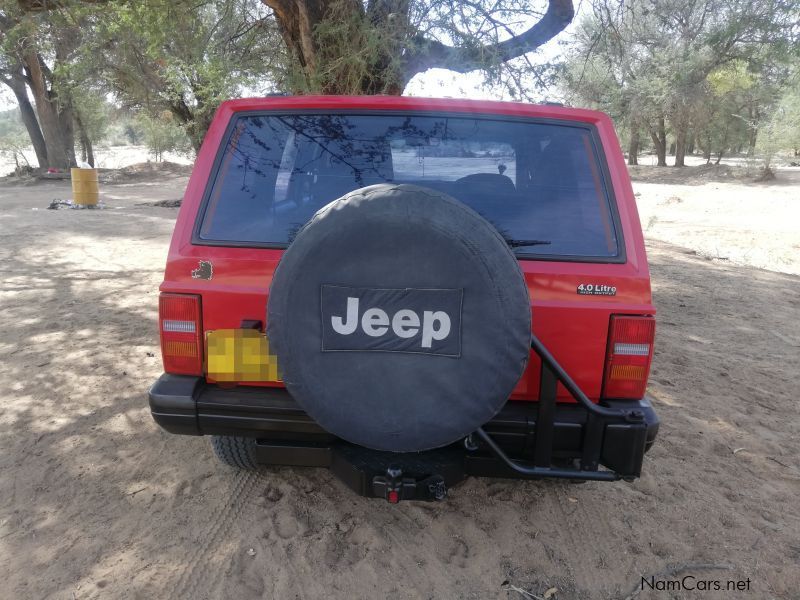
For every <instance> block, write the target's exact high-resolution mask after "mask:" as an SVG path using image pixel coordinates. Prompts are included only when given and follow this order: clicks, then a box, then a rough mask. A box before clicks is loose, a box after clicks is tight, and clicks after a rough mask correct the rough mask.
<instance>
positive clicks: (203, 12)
mask: <svg viewBox="0 0 800 600" xmlns="http://www.w3.org/2000/svg"><path fill="white" fill-rule="evenodd" d="M270 23H271V22H270V21H268V20H267V19H266V9H265V8H264V7H263V6H262V5H260V4H259V3H256V2H252V1H248V0H218V1H216V2H211V1H208V2H201V3H197V2H189V1H186V0H183V1H181V0H178V1H173V0H150V1H148V2H112V3H109V4H108V5H105V6H103V8H102V10H99V9H98V10H97V12H96V14H95V15H94V17H93V27H92V28H91V32H90V39H89V40H88V43H87V44H86V46H85V47H84V61H86V62H90V63H93V64H95V65H96V68H98V69H99V70H100V72H101V74H102V77H103V80H104V83H105V86H106V89H107V90H108V91H109V92H111V93H113V94H114V95H115V97H116V98H118V99H119V100H120V101H121V102H122V103H123V104H124V105H125V106H126V107H129V108H132V109H137V110H143V111H145V112H146V113H147V114H149V115H150V116H151V117H153V118H159V117H160V115H161V113H162V112H163V111H169V112H170V113H172V115H173V116H174V118H175V122H176V123H177V124H179V125H180V126H181V127H183V128H184V129H185V131H186V134H187V135H188V136H189V138H190V139H191V140H192V144H193V145H194V147H195V148H197V147H199V145H200V142H201V141H202V138H203V136H204V134H205V131H206V129H207V127H208V124H209V123H210V121H211V117H212V116H213V114H214V111H215V110H216V108H217V106H219V104H220V102H222V101H223V100H226V99H228V98H230V97H233V96H237V95H239V94H241V93H242V91H243V90H244V89H251V88H257V87H259V86H260V85H262V84H263V82H264V80H265V79H267V78H269V75H270V64H271V62H272V59H273V57H274V56H275V48H276V47H278V46H277V45H276V43H275V36H276V33H275V31H274V27H272V25H271V24H270Z"/></svg>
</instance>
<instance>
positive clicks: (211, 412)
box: [149, 374, 659, 495]
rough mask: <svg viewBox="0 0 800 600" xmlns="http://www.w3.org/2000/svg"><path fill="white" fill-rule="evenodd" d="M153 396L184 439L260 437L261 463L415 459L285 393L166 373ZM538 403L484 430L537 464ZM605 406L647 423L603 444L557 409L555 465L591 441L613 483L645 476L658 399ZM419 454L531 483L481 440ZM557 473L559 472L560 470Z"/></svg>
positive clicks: (580, 412) (581, 420) (611, 431)
mask: <svg viewBox="0 0 800 600" xmlns="http://www.w3.org/2000/svg"><path fill="white" fill-rule="evenodd" d="M149 395H150V410H151V413H152V415H153V418H154V419H155V421H156V422H157V423H158V424H159V425H160V426H161V427H162V428H164V429H165V430H167V431H169V432H171V433H176V434H183V435H237V436H247V437H254V438H257V440H258V458H259V460H260V461H262V462H264V463H271V464H289V465H301V466H303V465H304V466H325V467H331V468H334V469H335V465H336V461H337V460H338V459H337V457H339V458H341V457H342V456H346V457H350V458H347V461H346V462H349V463H352V462H353V460H354V459H352V456H353V455H354V454H358V455H359V456H358V460H357V461H356V462H361V463H364V464H366V463H369V462H370V461H371V462H373V463H375V468H378V467H380V468H382V467H383V466H384V462H386V460H390V462H393V463H397V462H398V461H401V462H402V460H404V458H403V457H406V458H409V455H397V454H392V453H385V452H383V453H377V452H372V451H369V450H366V449H362V448H358V447H355V446H352V445H350V444H347V443H346V442H343V441H342V440H340V439H339V438H336V437H335V436H333V435H331V434H329V433H328V432H326V431H325V430H324V429H322V428H321V427H320V426H319V425H318V424H317V423H316V422H315V421H314V420H313V419H312V418H311V417H309V416H308V415H307V414H306V413H305V412H304V411H303V410H302V409H301V408H300V406H298V404H297V403H296V402H295V401H294V399H293V398H292V397H291V395H289V393H288V392H287V391H286V390H285V389H283V388H266V387H237V388H230V389H226V388H221V387H219V386H216V385H211V384H207V383H206V382H205V381H204V380H203V379H202V378H199V377H187V376H180V375H168V374H164V375H162V376H161V377H160V378H159V379H158V380H157V381H156V382H155V383H154V384H153V386H152V387H151V388H150V393H149ZM538 404H539V403H537V402H513V401H509V402H508V403H507V404H506V405H505V407H504V408H503V409H502V410H501V411H500V413H499V414H497V415H496V416H495V417H494V418H493V419H492V420H491V421H489V422H488V423H486V424H485V425H484V426H483V430H484V431H485V432H486V433H487V434H489V435H490V436H491V438H492V439H493V440H494V441H495V442H496V443H497V445H498V446H500V448H502V450H503V451H504V452H505V453H506V454H507V455H509V456H510V457H513V458H514V459H517V460H520V461H534V458H535V452H536V448H537V445H536V420H537V418H538V415H539V410H538ZM606 406H608V407H610V408H615V407H625V408H629V409H636V410H637V411H639V412H640V413H641V415H642V417H643V418H641V419H640V420H638V421H636V422H631V421H628V420H625V419H622V418H619V419H618V420H615V419H606V420H604V421H603V423H602V427H601V432H600V436H601V439H600V440H598V439H597V437H598V432H597V431H596V429H595V430H592V428H590V427H588V426H587V422H588V420H589V413H588V412H587V411H586V410H585V409H584V408H583V407H581V406H580V405H578V404H557V405H556V406H555V413H554V415H553V428H552V435H551V436H548V437H550V439H551V442H550V444H551V446H550V448H551V452H550V456H551V458H552V463H553V465H565V464H567V465H568V464H571V463H572V462H574V461H576V460H578V459H581V458H582V457H584V458H585V452H584V450H585V448H584V446H585V445H586V444H588V442H587V440H588V439H589V438H591V440H592V443H595V444H596V443H597V442H598V441H599V450H600V451H599V456H598V460H597V462H598V463H599V465H602V466H604V467H606V468H607V469H609V470H610V471H612V472H613V473H614V474H615V477H609V478H613V479H618V478H625V479H629V478H634V477H638V476H639V474H640V472H641V466H642V460H643V457H644V453H645V452H646V451H647V450H648V449H649V448H650V446H651V445H652V444H653V442H654V440H655V437H656V434H657V433H658V427H659V420H658V417H657V416H656V414H655V411H654V410H653V407H652V405H651V402H650V400H649V399H648V398H644V399H642V400H640V401H638V402H631V401H625V402H617V403H613V402H609V403H606ZM540 445H541V444H540ZM467 446H471V448H469V449H468V448H467ZM368 455H369V456H368ZM440 455H441V456H440ZM413 456H414V461H415V464H417V465H418V464H419V462H420V460H423V459H425V457H427V458H429V459H430V461H431V462H433V463H435V462H437V461H441V460H444V458H443V457H446V459H447V462H448V464H451V465H452V463H453V460H454V457H456V458H455V460H456V463H458V464H457V465H456V467H457V468H456V470H459V469H460V471H461V472H462V475H463V476H466V475H479V476H495V477H513V478H525V476H524V475H521V474H520V473H518V472H515V471H514V470H512V469H511V468H509V467H508V466H507V465H506V464H504V463H503V462H502V461H500V460H498V458H497V457H496V456H495V454H493V453H492V452H490V451H489V449H488V448H487V447H486V446H485V444H482V443H481V441H480V439H477V440H475V441H474V444H464V443H458V444H453V445H452V446H450V447H448V448H445V449H442V450H441V451H433V452H431V453H416V454H414V455H413ZM351 459H352V460H351ZM534 462H535V461H534ZM373 470H374V469H373ZM416 470H417V471H419V468H416ZM423 470H424V469H423ZM600 472H601V473H602V472H603V471H600ZM545 476H546V475H545ZM553 476H559V475H557V474H556V472H555V471H554V475H553ZM367 481H371V478H369V477H368V478H367ZM351 487H353V486H352V485H351ZM362 487H363V486H362ZM367 487H369V486H368V485H367ZM361 491H363V490H361ZM366 495H370V494H366Z"/></svg>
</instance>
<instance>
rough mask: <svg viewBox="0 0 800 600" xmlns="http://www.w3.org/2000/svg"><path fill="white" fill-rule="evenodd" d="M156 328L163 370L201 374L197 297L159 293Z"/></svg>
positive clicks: (198, 302) (178, 373)
mask: <svg viewBox="0 0 800 600" xmlns="http://www.w3.org/2000/svg"><path fill="white" fill-rule="evenodd" d="M158 327H159V331H160V333H161V357H162V359H163V360H164V371H166V372H167V373H173V374H175V375H202V374H203V346H202V343H201V342H202V338H201V336H202V332H203V327H202V324H201V323H200V296H192V295H189V294H161V297H160V298H159V299H158Z"/></svg>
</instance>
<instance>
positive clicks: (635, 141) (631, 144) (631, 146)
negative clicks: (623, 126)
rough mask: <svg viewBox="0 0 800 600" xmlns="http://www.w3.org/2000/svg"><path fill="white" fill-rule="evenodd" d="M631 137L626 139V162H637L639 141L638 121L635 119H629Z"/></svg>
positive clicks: (632, 163)
mask: <svg viewBox="0 0 800 600" xmlns="http://www.w3.org/2000/svg"><path fill="white" fill-rule="evenodd" d="M630 125H631V137H630V140H629V141H628V164H629V165H638V164H639V145H640V143H641V140H640V135H639V123H638V122H637V121H636V120H635V119H631V124H630Z"/></svg>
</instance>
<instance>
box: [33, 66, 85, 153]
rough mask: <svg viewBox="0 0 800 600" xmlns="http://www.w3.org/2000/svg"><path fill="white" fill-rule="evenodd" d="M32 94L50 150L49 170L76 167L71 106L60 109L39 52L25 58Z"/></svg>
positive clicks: (66, 105) (65, 105)
mask: <svg viewBox="0 0 800 600" xmlns="http://www.w3.org/2000/svg"><path fill="white" fill-rule="evenodd" d="M24 60H25V67H26V68H27V70H28V76H29V81H28V85H29V86H30V89H31V93H32V94H33V99H34V102H35V103H36V112H37V113H38V115H39V124H40V125H41V128H42V135H43V136H44V143H45V147H46V148H47V165H46V166H47V167H49V168H57V169H68V168H69V167H71V166H74V165H75V148H74V140H73V134H72V110H71V107H69V105H68V104H63V105H62V106H59V102H58V98H57V96H56V94H55V92H53V91H52V90H50V89H49V87H48V81H47V76H46V74H45V69H44V68H43V63H42V61H41V58H40V57H39V55H38V53H36V52H33V51H28V52H26V53H25V55H24Z"/></svg>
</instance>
